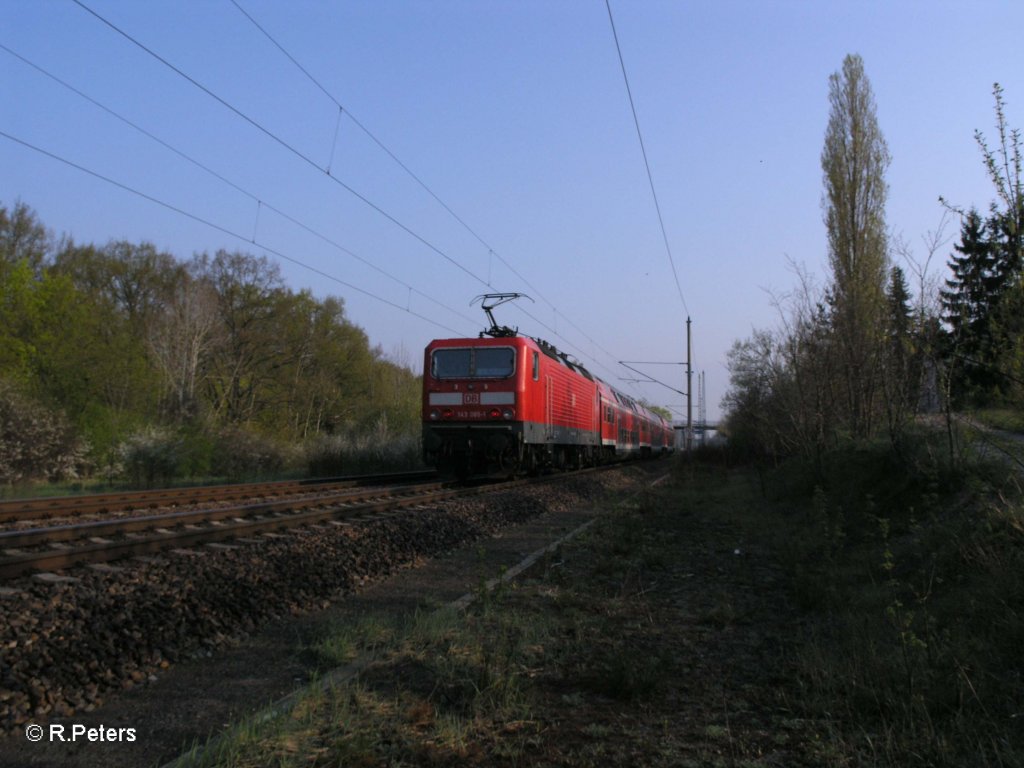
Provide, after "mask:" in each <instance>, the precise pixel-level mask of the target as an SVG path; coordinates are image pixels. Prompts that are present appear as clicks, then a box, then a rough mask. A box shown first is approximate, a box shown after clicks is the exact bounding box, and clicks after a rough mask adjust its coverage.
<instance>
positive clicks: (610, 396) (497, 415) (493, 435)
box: [423, 294, 673, 476]
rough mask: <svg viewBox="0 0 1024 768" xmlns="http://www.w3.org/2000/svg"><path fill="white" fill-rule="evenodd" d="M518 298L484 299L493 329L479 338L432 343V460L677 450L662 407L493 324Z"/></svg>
mask: <svg viewBox="0 0 1024 768" xmlns="http://www.w3.org/2000/svg"><path fill="white" fill-rule="evenodd" d="M517 296H518V294H488V295H486V296H484V297H481V298H482V299H483V302H482V303H483V308H484V311H485V312H486V313H487V316H488V318H489V319H490V321H491V328H490V329H489V330H487V331H484V332H483V333H481V334H480V338H477V339H439V340H436V341H432V342H430V344H429V345H428V346H427V349H426V353H425V356H424V364H423V453H424V458H425V460H426V461H427V463H428V464H430V465H433V466H436V467H437V468H438V469H439V470H441V471H442V472H445V473H455V474H458V475H461V476H467V475H471V474H490V473H500V474H513V473H516V472H518V471H528V472H533V471H536V470H539V469H541V468H542V467H556V468H578V467H581V466H584V465H592V464H597V463H600V462H603V461H608V460H611V459H613V458H618V457H623V456H644V457H646V456H652V455H661V454H663V453H667V452H669V451H671V450H672V447H673V431H672V427H671V425H670V424H668V423H666V421H665V420H664V419H663V418H662V417H661V416H660V415H658V414H656V413H654V412H652V411H650V410H649V409H647V408H645V407H644V406H643V405H641V404H640V403H638V402H637V401H636V400H634V399H633V398H631V397H629V396H628V395H625V394H623V393H621V392H619V391H617V390H616V389H614V388H613V387H611V386H609V385H608V384H607V383H605V382H604V381H602V380H601V379H598V378H597V377H595V376H593V375H592V374H591V373H590V372H589V371H587V369H586V368H584V367H583V366H581V365H579V364H578V363H577V362H575V361H573V360H571V359H570V358H569V357H568V356H566V355H565V354H563V353H561V352H559V351H558V350H556V349H555V348H554V347H553V346H551V345H550V344H548V343H547V342H544V341H541V340H540V339H533V338H530V337H527V336H520V335H519V334H518V332H517V331H515V330H513V329H510V328H507V327H503V326H498V325H497V324H496V323H495V322H494V317H493V315H492V314H491V310H492V309H493V308H494V307H495V306H497V305H498V304H501V303H503V302H505V301H508V300H510V299H512V298H516V297H517ZM488 302H491V303H488ZM485 336H486V337H489V338H485Z"/></svg>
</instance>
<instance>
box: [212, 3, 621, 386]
mask: <svg viewBox="0 0 1024 768" xmlns="http://www.w3.org/2000/svg"><path fill="white" fill-rule="evenodd" d="M228 2H230V3H231V4H232V5H233V6H234V7H235V8H236V9H238V11H239V13H241V14H242V15H243V16H245V18H246V19H248V20H249V22H250V23H252V25H253V26H254V27H256V29H258V30H259V31H260V33H261V34H263V36H264V37H266V38H267V40H269V41H270V43H271V44H272V45H273V46H274V47H275V48H277V50H278V51H280V52H281V54H282V55H284V56H285V58H287V59H288V60H289V61H290V62H291V63H292V64H294V65H295V67H296V68H297V69H298V70H299V71H300V72H301V73H302V74H303V75H304V76H305V77H306V78H307V79H309V81H310V82H311V83H313V85H315V86H316V87H317V88H318V89H319V90H320V91H321V93H323V94H324V95H325V96H326V97H327V98H328V99H329V100H330V101H331V102H332V103H333V104H334V105H335V106H336V107H337V108H338V114H339V118H340V116H341V115H342V114H344V115H345V117H347V118H348V119H349V120H351V121H352V122H353V123H354V124H355V125H356V126H357V127H358V128H359V129H360V130H361V131H362V132H363V133H365V134H366V136H368V137H369V138H370V140H371V141H373V142H374V143H375V144H376V145H377V146H378V147H379V148H380V149H381V150H382V151H383V152H384V153H385V154H386V155H387V156H388V157H389V158H391V160H393V161H394V162H395V164H396V165H398V167H399V168H401V169H402V170H403V171H404V172H405V173H406V174H408V176H409V177H410V178H411V179H412V180H413V181H414V182H416V184H418V185H419V186H420V187H421V188H422V189H423V190H424V191H425V192H426V193H427V194H428V195H430V197H432V198H433V199H434V200H435V201H436V202H437V203H438V205H440V206H441V207H442V208H443V209H444V210H445V211H446V212H447V213H448V214H449V215H450V216H451V217H452V218H453V219H454V220H455V221H456V222H458V224H459V225H461V226H462V227H463V229H465V230H466V232H468V233H469V234H470V235H471V236H472V237H473V238H475V239H476V240H477V242H479V243H480V244H481V245H482V246H483V247H484V248H486V249H487V253H488V256H489V257H491V256H493V257H494V258H497V259H498V261H500V262H501V263H502V264H504V265H505V266H506V267H507V268H508V270H509V271H510V272H511V273H512V274H513V275H515V276H516V277H517V278H519V279H520V280H521V281H522V283H523V285H524V286H526V287H527V288H528V289H530V291H531V293H532V295H535V296H536V297H537V298H538V299H540V300H541V301H543V302H544V303H546V304H547V305H548V306H550V307H551V308H552V309H554V310H555V311H557V307H556V306H555V305H554V303H552V302H551V301H550V300H549V299H547V298H546V297H545V296H544V294H543V293H542V292H541V291H540V289H538V288H537V287H536V286H535V285H533V284H532V283H531V282H530V281H529V280H527V279H526V277H524V276H523V275H522V273H520V272H519V271H518V270H517V269H516V268H515V267H514V266H513V265H512V264H511V263H509V262H508V261H507V260H506V259H505V258H504V257H503V256H502V255H501V254H500V253H498V252H497V251H496V250H495V249H494V247H493V246H492V245H491V244H490V243H488V242H487V241H486V240H485V239H484V238H483V236H481V235H480V234H479V233H478V232H477V231H476V230H475V229H473V228H472V227H471V226H470V225H469V224H468V223H467V222H466V221H465V219H463V218H462V217H461V216H459V215H458V214H457V213H456V212H455V210H454V209H453V208H452V207H451V206H449V205H448V203H446V202H445V201H444V200H442V199H441V197H440V196H439V195H438V194H437V193H436V192H434V190H433V189H431V188H430V186H429V185H428V184H427V183H426V182H425V181H423V179H422V178H420V176H418V175H417V174H416V173H415V172H413V170H412V169H411V168H409V166H408V165H406V164H405V163H404V162H402V160H401V159H399V157H398V156H397V155H396V154H395V153H394V152H392V151H391V149H389V148H388V147H387V145H385V144H384V142H383V141H381V140H380V139H379V138H378V137H377V136H376V135H375V134H374V133H373V132H372V131H371V130H370V129H369V128H367V127H366V126H365V125H363V123H361V122H360V121H359V120H358V119H357V118H356V116H355V115H354V114H352V110H351V109H347V108H345V106H344V105H343V104H342V103H341V101H340V100H339V99H338V98H337V97H336V96H335V95H334V94H332V93H331V92H330V91H329V90H328V89H327V88H326V87H325V86H324V85H323V83H321V82H320V81H319V80H318V79H317V78H316V77H314V75H313V74H312V73H311V72H310V71H309V70H308V69H307V68H306V67H305V66H303V65H302V63H301V62H300V61H299V60H298V59H297V58H296V57H295V56H293V55H292V54H291V53H290V52H289V51H288V49H287V48H285V47H284V45H283V44H282V43H281V42H280V41H279V40H278V39H277V38H276V37H274V35H272V34H271V33H270V31H269V30H267V28H266V27H265V26H264V25H263V24H260V23H259V21H257V20H256V18H255V17H254V16H253V15H252V14H251V13H249V12H248V11H246V10H245V8H243V7H242V5H241V4H240V3H239V2H238V0H228ZM335 134H337V131H335ZM332 159H333V150H332ZM329 167H330V166H328V168H329ZM485 283H486V284H487V285H488V286H490V284H491V281H490V279H489V278H488V280H486V281H485ZM527 315H528V316H530V315H529V314H528V313H527ZM530 317H532V316H530ZM534 319H535V318H534ZM562 319H563V320H565V321H566V322H567V323H568V324H569V325H570V326H572V327H573V329H575V331H576V332H577V333H579V334H580V335H581V336H583V337H584V338H585V339H586V340H587V341H589V342H590V343H591V344H592V345H593V346H594V347H595V348H596V349H599V350H600V351H601V352H602V353H603V354H605V355H606V356H607V357H608V359H610V360H614V359H615V356H614V355H612V353H611V352H609V351H608V350H606V349H605V348H604V347H602V346H601V345H600V344H599V343H598V342H597V341H595V340H594V339H593V338H591V337H590V335H588V334H587V333H586V332H585V331H584V330H583V329H582V328H580V327H579V326H578V325H576V323H574V322H573V321H572V319H571V318H569V317H567V316H565V314H564V313H563V314H562ZM560 338H562V337H560ZM606 370H607V369H606Z"/></svg>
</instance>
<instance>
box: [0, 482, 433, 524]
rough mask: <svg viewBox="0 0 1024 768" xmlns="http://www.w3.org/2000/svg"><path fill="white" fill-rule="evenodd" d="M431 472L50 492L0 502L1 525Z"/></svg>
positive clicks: (304, 490)
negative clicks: (68, 493)
mask: <svg viewBox="0 0 1024 768" xmlns="http://www.w3.org/2000/svg"><path fill="white" fill-rule="evenodd" d="M436 474H437V473H436V472H434V471H433V470H421V471H416V472H389V473H380V474H374V475H358V476H354V477H326V478H315V479H311V480H278V481H273V482H264V483H233V484H228V485H201V486H189V487H187V488H165V489H159V490H153V491H120V492H114V493H99V494H89V495H85V496H50V497H46V498H39V499H15V500H11V501H0V524H10V523H22V522H25V521H29V520H45V519H50V518H66V517H77V516H84V515H90V514H98V513H110V512H118V511H133V510H144V509H156V508H161V507H176V506H184V505H189V504H209V503H215V502H228V501H237V500H240V499H254V498H262V497H267V496H285V495H297V494H301V493H316V492H322V491H331V490H335V489H341V488H353V487H360V486H367V485H381V484H387V483H398V482H406V481H419V480H425V479H429V478H432V477H435V476H436Z"/></svg>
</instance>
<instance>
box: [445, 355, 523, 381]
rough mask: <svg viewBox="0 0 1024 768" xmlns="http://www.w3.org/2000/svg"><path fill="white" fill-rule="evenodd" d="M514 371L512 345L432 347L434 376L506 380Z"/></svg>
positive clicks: (514, 361) (514, 359)
mask: <svg viewBox="0 0 1024 768" xmlns="http://www.w3.org/2000/svg"><path fill="white" fill-rule="evenodd" d="M515 370H516V352H515V350H514V349H512V348H511V347H470V348H462V349H435V350H434V354H433V355H431V360H430V371H431V373H432V374H433V376H434V378H435V379H507V378H508V377H509V376H511V375H512V374H513V373H515Z"/></svg>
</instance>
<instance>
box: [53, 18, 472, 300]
mask: <svg viewBox="0 0 1024 768" xmlns="http://www.w3.org/2000/svg"><path fill="white" fill-rule="evenodd" d="M71 2H73V3H74V4H75V5H77V6H79V7H80V8H82V9H83V10H84V11H86V12H87V13H89V14H90V15H92V16H93V17H95V18H96V19H97V20H99V21H101V22H102V23H103V24H105V25H106V26H108V27H109V28H110V29H112V30H113V31H114V32H116V33H117V34H119V35H121V36H122V37H124V38H125V39H126V40H128V41H129V42H131V43H132V44H133V45H135V46H137V47H138V48H140V49H141V50H143V51H145V52H146V53H147V54H149V55H150V56H152V57H153V58H154V59H156V60H157V61H159V62H160V63H161V64H163V65H164V66H165V67H167V68H168V69H170V70H171V71H172V72H174V73H175V74H177V75H179V76H180V77H182V78H184V79H185V80H187V81H188V82H189V83H191V84H192V85H193V86H195V87H196V88H198V89H199V90H201V91H202V92H203V93H205V94H206V95H208V96H209V97H210V98H212V99H214V100H215V101H216V102H218V103H219V104H221V105H222V106H224V107H225V108H227V109H228V110H230V111H231V112H233V113H234V114H235V115H237V116H238V117H239V118H241V119H242V120H244V121H245V122H247V123H249V125H251V126H253V127H254V128H256V129H257V130H258V131H260V132H261V133H263V134H264V135H265V136H267V137H268V138H270V139H272V140H273V141H275V142H276V143H277V144H279V145H280V146H281V147H283V148H284V149H286V150H288V151H289V152H290V153H292V154H293V155H295V156H296V157H297V158H299V159H300V160H302V161H303V162H305V163H306V164H307V165H310V166H312V167H313V168H315V169H316V170H318V171H320V173H322V174H324V175H325V176H326V177H327V178H329V179H330V180H331V181H333V182H334V183H335V184H338V185H339V186H341V187H342V188H343V189H345V190H346V191H347V192H349V193H350V194H352V195H354V196H355V197H356V198H357V199H359V200H360V201H362V202H363V203H365V204H366V205H367V206H369V207H370V208H372V209H373V210H375V211H376V212H377V213H379V214H380V215H381V216H383V217H384V218H386V219H387V220H388V221H390V222H391V223H392V224H394V225H395V226H396V227H398V228H399V229H401V230H402V231H404V232H405V233H406V234H408V235H409V236H411V237H413V238H414V239H416V240H418V241H419V242H420V243H421V244H423V245H424V246H426V247H427V248H429V249H430V250H431V251H433V252H434V253H436V254H437V255H439V256H441V257H442V258H443V259H445V260H447V261H448V262H450V263H451V264H452V265H453V266H455V267H457V268H458V269H460V270H462V271H463V272H465V273H466V274H467V275H469V276H470V277H472V278H473V279H475V280H478V281H480V282H484V281H482V280H480V278H479V277H477V276H476V275H475V274H473V272H471V271H470V270H469V269H467V268H466V267H465V266H464V265H462V264H460V263H459V262H458V261H457V260H456V259H454V258H452V257H451V256H450V255H449V254H447V253H445V252H444V251H443V250H441V249H440V248H438V247H437V246H436V245H434V244H433V243H431V242H430V241H429V240H427V239H426V238H425V237H423V236H422V235H420V234H419V233H418V232H416V231H415V230H413V229H412V228H411V227H409V226H407V225H406V224H404V223H403V222H402V221H400V220H399V219H397V218H396V217H395V216H393V215H391V214H390V213H388V212H387V211H386V210H384V209H383V208H382V207H381V206H379V205H377V204H376V203H375V202H373V201H372V200H370V199H369V198H368V197H366V196H365V195H363V194H362V193H361V192H359V191H358V190H356V189H354V188H353V187H351V186H349V185H348V184H346V183H345V182H343V181H342V180H341V179H339V178H338V177H337V176H333V175H331V174H330V173H328V172H327V170H326V169H325V168H322V167H321V166H320V165H319V164H318V163H317V162H316V161H315V160H313V159H312V158H311V157H310V156H309V155H307V154H305V153H304V152H302V151H301V150H299V149H298V148H297V147H295V146H294V145H292V144H290V143H289V142H287V141H285V140H284V139H282V138H281V137H280V136H278V135H277V134H276V133H274V132H273V131H271V130H270V129H269V128H267V127H266V126H264V125H263V124H261V123H260V122H259V121H258V120H256V119H255V118H253V117H250V116H249V115H247V114H246V113H245V112H243V111H242V110H240V109H239V108H238V107H236V106H234V105H233V104H231V103H230V102H229V101H227V99H224V98H223V97H221V96H218V95H217V94H216V93H214V92H213V91H211V90H210V89H209V88H207V87H206V86H205V85H203V84H202V83H200V82H199V81H198V80H196V79H195V78H194V77H192V76H191V75H189V74H187V73H186V72H185V71H183V70H182V69H180V68H179V67H177V66H175V65H174V64H172V63H171V62H170V61H168V60H167V59H165V58H164V57H163V56H161V55H160V54H158V53H157V52H156V51H154V50H153V49H152V48H149V47H148V46H146V45H145V44H143V43H142V42H141V41H139V40H137V39H136V38H134V37H132V36H131V35H130V34H128V33H127V32H125V31H124V30H123V29H121V28H120V27H118V26H117V25H116V24H114V23H113V22H112V21H110V20H109V19H107V18H105V17H104V16H102V15H100V14H99V13H97V12H96V11H94V10H93V9H92V8H90V7H89V6H87V5H86V4H85V3H83V2H82V0H71Z"/></svg>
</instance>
